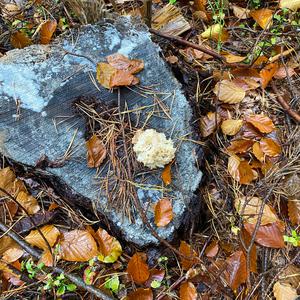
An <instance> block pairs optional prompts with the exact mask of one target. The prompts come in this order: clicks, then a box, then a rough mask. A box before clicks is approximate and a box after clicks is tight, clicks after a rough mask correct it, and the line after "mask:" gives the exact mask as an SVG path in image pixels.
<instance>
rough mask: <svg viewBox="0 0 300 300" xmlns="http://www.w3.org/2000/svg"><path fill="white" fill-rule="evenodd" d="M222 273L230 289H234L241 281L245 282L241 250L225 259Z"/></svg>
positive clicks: (245, 273)
mask: <svg viewBox="0 0 300 300" xmlns="http://www.w3.org/2000/svg"><path fill="white" fill-rule="evenodd" d="M224 275H225V278H226V281H227V283H228V285H229V286H230V287H231V289H232V290H236V289H237V288H238V287H239V286H240V285H241V284H242V283H244V282H246V279H247V267H246V257H245V255H244V253H243V251H236V252H234V253H233V254H232V255H230V256H229V257H228V258H227V259H226V269H225V272H224Z"/></svg>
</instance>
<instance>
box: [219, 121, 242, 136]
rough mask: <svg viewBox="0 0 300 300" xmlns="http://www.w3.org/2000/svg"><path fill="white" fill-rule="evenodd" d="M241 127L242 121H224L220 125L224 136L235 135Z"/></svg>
mask: <svg viewBox="0 0 300 300" xmlns="http://www.w3.org/2000/svg"><path fill="white" fill-rule="evenodd" d="M242 125H243V120H232V119H229V120H225V121H223V122H222V124H221V129H222V131H223V133H224V134H227V135H236V134H237V133H238V132H239V130H240V129H241V127H242Z"/></svg>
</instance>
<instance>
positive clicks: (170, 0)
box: [169, 0, 177, 4]
mask: <svg viewBox="0 0 300 300" xmlns="http://www.w3.org/2000/svg"><path fill="white" fill-rule="evenodd" d="M176 1H177V0H169V3H170V4H175V3H176Z"/></svg>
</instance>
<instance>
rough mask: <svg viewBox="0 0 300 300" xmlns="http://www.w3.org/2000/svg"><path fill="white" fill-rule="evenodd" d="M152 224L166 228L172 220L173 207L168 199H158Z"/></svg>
mask: <svg viewBox="0 0 300 300" xmlns="http://www.w3.org/2000/svg"><path fill="white" fill-rule="evenodd" d="M154 212H155V217H154V222H155V224H156V226H157V227H164V226H167V225H168V224H169V223H170V222H171V221H172V220H173V207H172V203H171V201H170V200H169V199H168V198H162V199H160V200H159V201H158V202H157V203H156V205H155V209H154Z"/></svg>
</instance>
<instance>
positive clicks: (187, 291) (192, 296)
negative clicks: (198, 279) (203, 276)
mask: <svg viewBox="0 0 300 300" xmlns="http://www.w3.org/2000/svg"><path fill="white" fill-rule="evenodd" d="M197 295H198V294H197V290H196V288H195V286H194V284H193V283H192V282H189V281H186V282H183V283H182V284H181V285H180V288H179V297H180V300H196V299H197Z"/></svg>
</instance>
